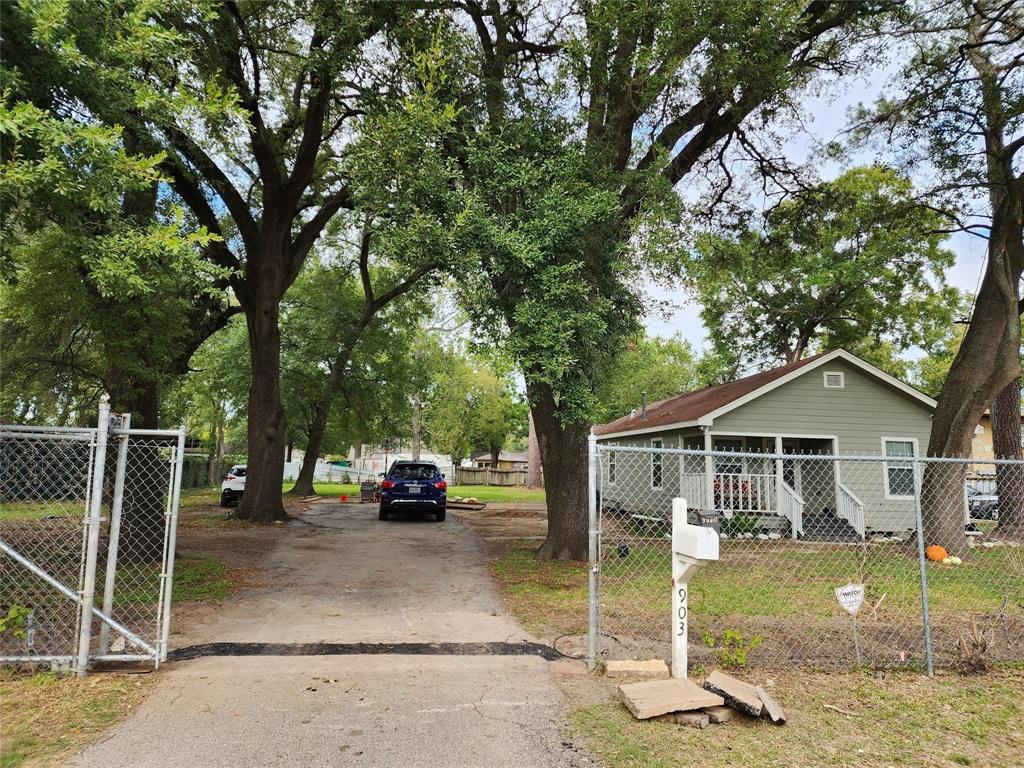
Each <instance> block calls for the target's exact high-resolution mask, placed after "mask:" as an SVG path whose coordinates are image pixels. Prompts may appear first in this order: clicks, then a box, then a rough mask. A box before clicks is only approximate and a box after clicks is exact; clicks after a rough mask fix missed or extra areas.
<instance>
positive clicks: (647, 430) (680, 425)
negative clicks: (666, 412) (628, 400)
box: [597, 421, 700, 441]
mask: <svg viewBox="0 0 1024 768" xmlns="http://www.w3.org/2000/svg"><path fill="white" fill-rule="evenodd" d="M697 426H700V424H699V423H698V422H696V421H677V422H675V423H673V424H659V425H658V426H654V427H643V428H642V429H627V430H626V431H625V432H608V433H607V434H603V435H602V434H598V435H597V439H598V440H599V441H600V440H609V439H611V438H613V437H633V436H634V435H648V434H654V433H656V432H667V431H671V430H673V429H685V428H687V427H697Z"/></svg>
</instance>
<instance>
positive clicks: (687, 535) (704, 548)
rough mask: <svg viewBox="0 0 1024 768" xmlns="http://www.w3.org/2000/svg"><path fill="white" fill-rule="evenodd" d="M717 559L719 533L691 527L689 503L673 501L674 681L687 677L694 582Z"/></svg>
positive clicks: (700, 527) (699, 527)
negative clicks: (690, 614)
mask: <svg viewBox="0 0 1024 768" xmlns="http://www.w3.org/2000/svg"><path fill="white" fill-rule="evenodd" d="M717 559H718V533H717V532H716V531H715V529H714V528H706V527H704V526H702V525H690V523H688V522H687V520H686V499H672V627H673V629H672V677H686V644H687V642H688V640H689V634H688V630H687V624H688V619H689V615H688V609H687V597H688V596H689V591H690V579H692V578H693V575H694V574H695V573H697V571H699V570H700V569H701V568H702V567H704V564H705V563H709V562H711V561H712V560H717Z"/></svg>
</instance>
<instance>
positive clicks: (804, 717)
mask: <svg viewBox="0 0 1024 768" xmlns="http://www.w3.org/2000/svg"><path fill="white" fill-rule="evenodd" d="M739 676H740V677H742V678H744V679H747V680H748V681H750V682H753V683H758V684H763V683H764V682H766V679H767V677H768V675H765V674H763V673H762V674H757V673H754V672H752V671H747V672H746V673H740V674H739ZM694 677H698V678H699V676H698V675H694ZM770 677H771V678H772V679H773V680H774V682H775V686H774V688H773V689H772V690H773V691H774V695H775V696H776V698H778V699H779V701H780V703H781V704H782V706H783V707H784V708H785V710H786V715H787V717H788V723H787V724H786V725H784V726H781V727H780V726H775V725H772V724H770V723H769V722H767V721H755V720H752V719H742V720H733V721H732V722H730V723H727V724H722V725H712V726H710V727H709V728H707V729H705V730H697V729H694V728H689V727H684V726H678V725H675V724H673V723H670V722H663V721H656V720H649V721H638V720H635V719H634V718H633V717H632V715H630V714H629V712H628V711H627V710H626V708H625V707H624V706H623V705H622V704H621V703H620V702H618V701H616V700H615V685H614V684H613V683H612V681H609V680H607V679H605V678H594V677H585V678H575V679H571V678H565V679H563V681H562V684H563V686H564V687H565V688H566V692H567V694H568V698H569V702H570V722H571V723H572V730H573V732H574V734H573V735H574V736H576V737H578V738H580V739H581V740H582V742H583V743H584V745H585V746H586V747H588V748H589V749H590V750H591V752H592V753H593V754H595V755H596V756H597V757H598V758H599V759H601V760H602V761H603V762H604V764H605V765H607V766H608V768H678V766H693V765H701V766H708V767H709V768H713V767H715V766H723V767H724V766H751V767H754V766H793V768H802V767H803V766H858V767H864V768H883V767H885V766H908V767H909V766H915V767H916V766H923V765H928V766H958V765H967V766H992V767H993V768H994V767H995V766H1008V765H1019V764H1020V760H1021V754H1022V753H1024V672H1022V671H1021V670H1020V669H1012V668H1007V669H999V670H996V671H993V672H990V673H989V674H987V675H983V676H977V677H961V676H957V675H952V674H943V675H939V676H937V677H936V678H934V679H932V680H929V679H928V678H927V677H924V676H923V675H920V674H914V673H905V672H901V673H896V674H886V675H885V676H883V677H881V678H878V677H875V676H874V674H872V673H866V672H846V673H823V672H774V671H773V672H771V673H770ZM826 704H827V705H830V706H833V707H838V708H839V709H840V710H844V711H845V712H848V713H850V714H844V713H843V712H837V711H835V710H832V709H828V708H827V707H826V706H825V705H826ZM697 755H699V759H697V758H696V757H695V756H697Z"/></svg>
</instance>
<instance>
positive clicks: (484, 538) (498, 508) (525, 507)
mask: <svg viewBox="0 0 1024 768" xmlns="http://www.w3.org/2000/svg"><path fill="white" fill-rule="evenodd" d="M454 515H455V517H456V518H457V519H458V521H459V522H460V523H462V524H463V525H464V526H466V527H467V528H469V529H470V530H471V531H473V533H475V534H476V535H477V537H478V538H479V539H480V543H481V544H482V545H483V548H484V552H485V553H486V554H487V555H488V557H489V558H493V557H496V556H500V555H501V554H504V553H506V552H508V551H509V550H510V549H514V548H516V547H521V546H523V545H524V542H533V541H536V542H537V543H536V544H534V545H533V546H534V547H537V546H540V542H541V541H543V540H544V537H545V536H546V535H547V532H548V513H547V507H546V506H545V505H544V504H538V503H525V502H524V503H521V504H488V505H487V507H486V508H485V509H481V510H458V511H455V512H454Z"/></svg>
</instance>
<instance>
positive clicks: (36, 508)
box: [0, 499, 85, 523]
mask: <svg viewBox="0 0 1024 768" xmlns="http://www.w3.org/2000/svg"><path fill="white" fill-rule="evenodd" d="M84 515H85V501H84V500H80V501H76V500H74V499H69V500H67V501H7V502H4V503H2V504H0V523H10V522H18V521H22V520H42V519H43V518H45V517H60V518H70V517H77V518H79V519H81V518H82V517H83V516H84Z"/></svg>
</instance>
